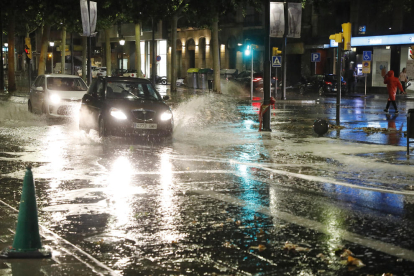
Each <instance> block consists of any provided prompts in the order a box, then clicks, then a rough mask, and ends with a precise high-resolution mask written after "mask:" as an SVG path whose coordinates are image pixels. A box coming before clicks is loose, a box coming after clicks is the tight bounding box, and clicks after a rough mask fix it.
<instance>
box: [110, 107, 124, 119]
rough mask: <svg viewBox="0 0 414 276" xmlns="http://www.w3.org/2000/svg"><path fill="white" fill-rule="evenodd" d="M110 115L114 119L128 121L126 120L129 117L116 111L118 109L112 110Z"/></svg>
mask: <svg viewBox="0 0 414 276" xmlns="http://www.w3.org/2000/svg"><path fill="white" fill-rule="evenodd" d="M110 114H111V116H112V117H115V118H117V119H119V120H126V118H127V116H126V115H125V113H124V112H122V111H121V110H119V109H116V108H111V110H110Z"/></svg>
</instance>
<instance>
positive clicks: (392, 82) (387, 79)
mask: <svg viewBox="0 0 414 276" xmlns="http://www.w3.org/2000/svg"><path fill="white" fill-rule="evenodd" d="M381 73H382V75H383V76H384V84H386V85H387V90H388V102H387V107H386V108H385V109H384V111H385V112H388V108H389V107H390V104H391V103H392V105H393V106H394V109H395V114H398V113H399V112H398V108H397V104H396V103H395V94H396V93H397V87H398V88H399V89H400V90H401V91H404V89H403V87H402V85H401V82H400V80H399V79H398V78H396V77H395V76H394V71H392V70H390V71H388V73H387V74H385V69H383V70H382V72H381ZM403 93H405V92H403Z"/></svg>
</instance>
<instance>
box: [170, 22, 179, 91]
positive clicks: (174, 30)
mask: <svg viewBox="0 0 414 276" xmlns="http://www.w3.org/2000/svg"><path fill="white" fill-rule="evenodd" d="M177 21H178V16H177V15H174V16H173V18H172V22H171V92H172V93H175V92H177V85H176V82H177V68H176V67H177Z"/></svg>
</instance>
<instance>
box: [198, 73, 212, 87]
mask: <svg viewBox="0 0 414 276" xmlns="http://www.w3.org/2000/svg"><path fill="white" fill-rule="evenodd" d="M209 79H213V70H212V69H209V68H204V69H200V70H198V88H200V89H207V87H208V83H207V81H208V80H209Z"/></svg>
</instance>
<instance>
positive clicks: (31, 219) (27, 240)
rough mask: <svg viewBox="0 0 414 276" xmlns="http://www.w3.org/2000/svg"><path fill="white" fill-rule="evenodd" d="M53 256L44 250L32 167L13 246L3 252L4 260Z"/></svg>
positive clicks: (24, 191) (27, 174)
mask: <svg viewBox="0 0 414 276" xmlns="http://www.w3.org/2000/svg"><path fill="white" fill-rule="evenodd" d="M51 256H52V254H51V252H50V251H48V250H46V249H45V248H42V243H41V241H40V235H39V223H38V219H37V204H36V193H35V186H34V181H33V174H32V170H31V166H28V167H27V171H26V174H25V176H24V180H23V192H22V197H21V199H20V208H19V216H18V218H17V227H16V233H15V235H14V241H13V246H11V247H9V248H6V249H5V250H4V251H3V252H1V254H0V257H2V258H48V257H51Z"/></svg>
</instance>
